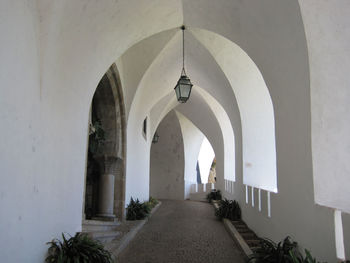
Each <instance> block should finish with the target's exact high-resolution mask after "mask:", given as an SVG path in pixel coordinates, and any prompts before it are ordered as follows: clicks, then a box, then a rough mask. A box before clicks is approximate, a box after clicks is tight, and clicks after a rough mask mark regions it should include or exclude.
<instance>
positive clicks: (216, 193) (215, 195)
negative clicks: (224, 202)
mask: <svg viewBox="0 0 350 263" xmlns="http://www.w3.org/2000/svg"><path fill="white" fill-rule="evenodd" d="M206 198H207V200H208V202H209V203H211V201H212V200H221V199H222V195H221V191H220V190H213V191H211V192H210V193H208V194H207V197H206Z"/></svg>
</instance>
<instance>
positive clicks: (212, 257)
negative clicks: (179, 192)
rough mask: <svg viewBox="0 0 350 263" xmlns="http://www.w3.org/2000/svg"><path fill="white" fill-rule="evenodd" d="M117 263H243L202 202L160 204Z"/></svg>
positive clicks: (222, 228)
mask: <svg viewBox="0 0 350 263" xmlns="http://www.w3.org/2000/svg"><path fill="white" fill-rule="evenodd" d="M117 262H118V263H133V262H134V263H136V262H137V263H170V262H171V263H185V262H188V263H189V262H191V263H196V262H198V263H211V262H213V263H214V262H215V263H226V262H230V263H243V262H244V258H243V256H242V253H241V251H240V250H239V249H238V248H237V246H236V244H235V243H234V241H233V240H232V239H231V237H230V236H229V234H228V233H227V231H226V229H225V228H224V225H223V223H222V222H220V221H218V220H217V219H216V218H215V215H214V208H213V207H212V206H211V205H210V204H208V203H203V202H194V201H170V200H163V201H162V205H161V206H160V207H159V209H158V210H157V211H156V212H155V213H154V214H153V216H152V217H151V218H150V220H149V221H148V222H147V223H146V224H145V226H144V227H143V229H142V230H141V231H140V232H139V233H138V234H137V236H136V237H135V238H134V240H133V241H132V242H131V243H130V244H129V246H128V247H127V248H126V249H125V250H124V251H123V252H122V253H121V254H120V256H119V258H118V261H117Z"/></svg>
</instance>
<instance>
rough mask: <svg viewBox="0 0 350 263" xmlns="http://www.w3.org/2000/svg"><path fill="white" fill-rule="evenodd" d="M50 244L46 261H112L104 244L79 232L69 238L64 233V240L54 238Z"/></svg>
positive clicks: (73, 262) (87, 262)
mask: <svg viewBox="0 0 350 263" xmlns="http://www.w3.org/2000/svg"><path fill="white" fill-rule="evenodd" d="M47 244H48V245H50V247H49V249H48V255H47V257H46V259H45V262H48V263H68V262H71V263H112V262H113V259H112V256H111V253H110V252H108V251H107V250H105V249H104V247H103V245H102V244H101V243H100V242H98V241H96V240H93V239H92V238H90V237H88V236H87V235H86V234H82V233H77V234H75V236H74V237H70V238H69V239H67V238H66V237H65V236H64V234H63V233H62V241H61V240H58V239H54V240H52V241H51V242H48V243H47Z"/></svg>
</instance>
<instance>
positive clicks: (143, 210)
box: [126, 198, 152, 220]
mask: <svg viewBox="0 0 350 263" xmlns="http://www.w3.org/2000/svg"><path fill="white" fill-rule="evenodd" d="M126 210H127V212H126V220H141V219H144V218H146V217H147V216H148V214H149V213H150V212H151V210H152V207H151V205H150V204H149V203H148V202H146V203H141V202H140V201H139V199H136V201H135V200H134V199H133V198H131V199H130V203H129V204H128V206H127V208H126Z"/></svg>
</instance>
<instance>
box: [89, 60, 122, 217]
mask: <svg viewBox="0 0 350 263" xmlns="http://www.w3.org/2000/svg"><path fill="white" fill-rule="evenodd" d="M125 142H126V133H125V106H124V100H123V92H122V89H121V85H120V81H119V75H118V71H117V68H116V66H115V64H113V65H112V66H111V67H110V68H109V69H108V71H107V72H106V73H105V75H104V76H103V77H102V79H101V81H100V82H99V84H98V86H97V88H96V91H95V94H94V96H93V99H92V103H91V109H90V116H89V142H88V153H87V169H86V180H85V182H86V184H85V186H86V188H85V199H84V215H83V218H84V219H86V220H91V219H95V220H111V221H114V220H115V219H118V220H122V219H123V217H124V203H125V201H124V199H125V151H126V149H125V146H126V145H125Z"/></svg>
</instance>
